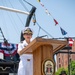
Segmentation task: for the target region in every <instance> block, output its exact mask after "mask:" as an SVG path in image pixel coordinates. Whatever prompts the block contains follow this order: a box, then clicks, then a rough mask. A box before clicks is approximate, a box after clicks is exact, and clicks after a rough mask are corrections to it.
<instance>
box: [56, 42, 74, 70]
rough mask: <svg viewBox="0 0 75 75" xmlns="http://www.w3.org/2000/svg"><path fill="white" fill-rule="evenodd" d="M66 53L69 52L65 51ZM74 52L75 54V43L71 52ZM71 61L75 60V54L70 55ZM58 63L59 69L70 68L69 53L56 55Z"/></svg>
mask: <svg viewBox="0 0 75 75" xmlns="http://www.w3.org/2000/svg"><path fill="white" fill-rule="evenodd" d="M64 51H66V52H67V51H68V50H64ZM70 51H72V52H75V41H74V43H73V45H72V49H71V50H70ZM69 59H71V60H75V54H70V55H69ZM56 60H57V61H56V63H57V69H59V68H61V67H64V68H66V67H68V54H67V53H58V54H57V55H56Z"/></svg>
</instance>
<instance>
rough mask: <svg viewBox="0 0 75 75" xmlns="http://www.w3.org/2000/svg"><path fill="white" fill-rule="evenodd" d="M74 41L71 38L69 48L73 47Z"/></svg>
mask: <svg viewBox="0 0 75 75" xmlns="http://www.w3.org/2000/svg"><path fill="white" fill-rule="evenodd" d="M73 42H74V40H73V39H72V38H69V46H70V47H72V45H73Z"/></svg>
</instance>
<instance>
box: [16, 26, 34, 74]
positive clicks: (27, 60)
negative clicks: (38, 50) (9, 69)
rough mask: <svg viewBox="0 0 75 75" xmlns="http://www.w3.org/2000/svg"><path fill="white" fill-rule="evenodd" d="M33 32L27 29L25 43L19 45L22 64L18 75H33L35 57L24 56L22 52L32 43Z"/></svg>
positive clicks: (30, 55) (20, 63) (24, 35)
mask: <svg viewBox="0 0 75 75" xmlns="http://www.w3.org/2000/svg"><path fill="white" fill-rule="evenodd" d="M32 35H33V31H32V30H31V29H30V28H29V27H26V28H25V29H24V30H23V37H24V39H25V40H24V41H22V42H21V43H19V44H18V51H17V52H18V54H19V55H20V62H19V67H18V75H33V55H32V54H22V53H21V51H22V50H24V48H25V47H26V46H27V45H28V44H29V43H30V42H31V38H32Z"/></svg>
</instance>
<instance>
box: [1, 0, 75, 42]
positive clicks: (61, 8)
mask: <svg viewBox="0 0 75 75" xmlns="http://www.w3.org/2000/svg"><path fill="white" fill-rule="evenodd" d="M21 1H22V2H23V3H24V5H25V6H26V8H27V9H28V10H29V11H30V10H31V6H30V5H28V4H27V3H25V1H24V0H0V6H5V7H9V8H15V9H18V10H22V11H27V10H26V9H25V8H24V7H23V5H22V4H21V3H20V2H21ZM27 1H28V2H30V3H31V4H32V5H34V6H35V7H36V8H37V9H36V12H35V14H36V21H37V22H38V24H39V25H40V26H41V27H42V28H43V29H44V30H45V31H47V32H48V33H49V34H50V35H51V36H52V37H53V38H59V37H61V38H62V37H64V36H63V35H62V34H61V30H60V27H62V28H63V29H64V30H65V31H66V32H67V35H65V37H68V36H69V37H74V36H75V34H74V31H75V21H74V20H75V0H41V2H42V3H43V4H44V6H45V7H46V8H47V10H48V11H49V12H50V13H51V16H49V15H47V14H46V13H45V9H44V8H43V7H42V6H41V5H40V3H39V2H38V1H37V0H27ZM53 18H54V19H56V20H57V21H58V23H59V25H57V26H55V23H54V21H53ZM26 19H27V15H25V14H20V13H15V12H9V11H5V10H1V9H0V27H1V29H2V31H3V34H4V36H5V38H6V39H7V40H8V42H10V43H19V42H20V34H21V30H23V29H24V27H25V23H26ZM29 27H31V28H32V30H33V32H34V34H33V38H35V37H37V35H38V31H39V27H38V25H37V24H35V25H34V24H33V22H32V19H31V22H30V25H29ZM42 35H48V34H47V33H45V32H44V31H43V30H42V29H41V30H40V32H39V36H42ZM51 36H49V35H48V37H49V38H52V37H51ZM0 38H2V37H1V34H0ZM1 41H2V40H1Z"/></svg>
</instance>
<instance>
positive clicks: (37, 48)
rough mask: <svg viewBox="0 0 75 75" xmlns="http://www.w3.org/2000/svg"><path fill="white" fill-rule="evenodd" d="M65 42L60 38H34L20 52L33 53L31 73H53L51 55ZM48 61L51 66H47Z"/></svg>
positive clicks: (63, 45) (52, 74)
mask: <svg viewBox="0 0 75 75" xmlns="http://www.w3.org/2000/svg"><path fill="white" fill-rule="evenodd" d="M66 44H67V42H66V41H61V40H54V39H44V38H35V39H34V40H33V41H32V42H31V43H30V44H29V45H28V46H27V47H26V48H25V50H24V52H22V53H25V54H26V53H32V54H33V75H55V63H54V59H53V55H54V53H55V52H56V51H58V50H60V49H62V48H63V47H65V46H66ZM49 63H50V64H52V65H51V66H52V68H49V67H50V64H49ZM48 64H49V65H48ZM49 70H50V72H51V73H50V72H49Z"/></svg>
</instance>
